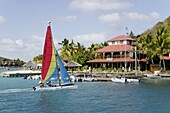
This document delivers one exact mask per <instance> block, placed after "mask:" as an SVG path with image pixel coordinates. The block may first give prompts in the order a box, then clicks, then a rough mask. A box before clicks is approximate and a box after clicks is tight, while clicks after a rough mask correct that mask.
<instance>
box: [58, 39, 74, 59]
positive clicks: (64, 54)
mask: <svg viewBox="0 0 170 113" xmlns="http://www.w3.org/2000/svg"><path fill="white" fill-rule="evenodd" d="M61 45H62V47H61V48H59V50H61V53H60V56H61V58H63V59H64V58H68V57H70V56H71V53H70V49H69V40H68V39H66V38H65V39H64V40H63V41H62V43H61Z"/></svg>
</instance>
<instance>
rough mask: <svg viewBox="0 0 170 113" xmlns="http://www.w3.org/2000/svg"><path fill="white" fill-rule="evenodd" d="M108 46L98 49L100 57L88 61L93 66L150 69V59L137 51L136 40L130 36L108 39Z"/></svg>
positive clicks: (168, 57) (167, 57)
mask: <svg viewBox="0 0 170 113" xmlns="http://www.w3.org/2000/svg"><path fill="white" fill-rule="evenodd" d="M107 42H108V44H109V45H108V46H106V47H103V48H101V49H99V50H96V51H95V52H96V53H101V56H100V57H97V58H96V59H93V60H89V61H87V63H91V64H92V67H95V68H98V67H102V68H103V67H106V68H115V67H116V69H118V68H120V67H125V69H127V70H128V69H129V68H130V69H131V70H134V69H137V67H140V69H141V70H146V69H149V68H150V67H149V66H150V65H149V59H147V58H146V56H144V55H142V54H140V53H137V52H135V50H136V49H135V48H136V47H135V44H136V40H135V39H133V38H131V37H129V36H124V35H120V36H117V37H115V38H112V39H110V40H108V41H107ZM164 60H166V61H168V60H169V61H170V55H169V56H167V55H165V56H164Z"/></svg>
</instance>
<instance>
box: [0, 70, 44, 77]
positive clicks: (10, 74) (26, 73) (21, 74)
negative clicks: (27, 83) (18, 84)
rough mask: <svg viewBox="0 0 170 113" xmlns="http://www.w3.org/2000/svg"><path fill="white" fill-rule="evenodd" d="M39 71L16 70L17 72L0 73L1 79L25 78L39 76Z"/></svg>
mask: <svg viewBox="0 0 170 113" xmlns="http://www.w3.org/2000/svg"><path fill="white" fill-rule="evenodd" d="M40 74H41V71H38V70H36V71H34V70H18V71H6V72H2V73H0V76H1V77H26V76H30V75H31V76H34V75H40Z"/></svg>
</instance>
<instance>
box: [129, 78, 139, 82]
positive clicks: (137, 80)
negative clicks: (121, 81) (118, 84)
mask: <svg viewBox="0 0 170 113" xmlns="http://www.w3.org/2000/svg"><path fill="white" fill-rule="evenodd" d="M127 82H128V83H139V82H140V79H138V78H127Z"/></svg>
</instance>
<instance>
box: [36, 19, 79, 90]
mask: <svg viewBox="0 0 170 113" xmlns="http://www.w3.org/2000/svg"><path fill="white" fill-rule="evenodd" d="M58 67H59V68H60V73H59V69H58ZM54 80H57V84H51V83H54V82H52V81H54ZM49 84H50V85H49ZM77 87H78V86H77V85H75V84H74V83H71V82H70V76H69V74H68V72H67V70H66V68H65V67H64V64H63V62H62V60H61V58H60V56H59V54H58V51H57V50H56V49H55V46H54V42H53V39H52V31H51V27H50V22H49V25H48V27H47V32H46V38H45V44H44V51H43V59H42V70H41V81H40V84H39V85H38V86H34V87H33V89H34V91H41V90H56V89H66V88H77Z"/></svg>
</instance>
